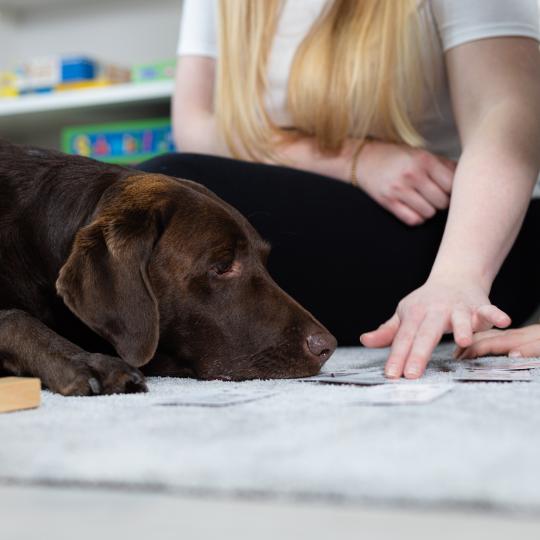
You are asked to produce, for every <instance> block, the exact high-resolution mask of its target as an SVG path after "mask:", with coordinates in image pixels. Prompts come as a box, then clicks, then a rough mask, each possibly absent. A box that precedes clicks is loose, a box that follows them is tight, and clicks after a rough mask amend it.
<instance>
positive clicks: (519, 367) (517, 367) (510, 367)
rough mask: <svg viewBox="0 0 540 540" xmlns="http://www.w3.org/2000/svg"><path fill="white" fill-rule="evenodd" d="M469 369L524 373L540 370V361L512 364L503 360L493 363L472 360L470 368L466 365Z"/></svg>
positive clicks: (510, 361)
mask: <svg viewBox="0 0 540 540" xmlns="http://www.w3.org/2000/svg"><path fill="white" fill-rule="evenodd" d="M468 367H471V368H474V369H500V370H504V371H525V370H528V369H536V368H540V359H539V360H535V359H530V360H529V359H526V360H520V361H518V362H513V361H512V360H507V359H505V360H503V361H502V362H500V361H497V360H496V361H493V360H474V361H473V362H471V364H470V366H469V365H467V368H468Z"/></svg>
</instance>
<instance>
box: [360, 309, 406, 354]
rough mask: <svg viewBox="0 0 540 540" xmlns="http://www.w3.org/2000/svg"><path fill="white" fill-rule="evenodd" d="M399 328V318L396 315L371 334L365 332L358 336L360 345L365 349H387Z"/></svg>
mask: <svg viewBox="0 0 540 540" xmlns="http://www.w3.org/2000/svg"><path fill="white" fill-rule="evenodd" d="M398 328H399V316H398V314H397V313H394V315H393V316H392V317H391V318H390V319H388V320H387V321H386V322H384V323H383V324H381V325H380V326H379V328H377V329H376V330H373V331H372V332H365V333H364V334H362V335H361V336H360V343H362V345H364V346H365V347H375V348H378V347H388V346H389V345H390V343H392V341H393V340H394V336H395V335H396V332H397V331H398Z"/></svg>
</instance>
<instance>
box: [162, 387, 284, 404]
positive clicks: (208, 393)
mask: <svg viewBox="0 0 540 540" xmlns="http://www.w3.org/2000/svg"><path fill="white" fill-rule="evenodd" d="M276 394H277V392H269V391H263V392H260V391H253V390H248V391H245V390H239V389H228V388H219V389H212V390H210V389H205V390H204V391H201V392H198V393H197V394H192V395H189V396H182V397H178V398H174V399H170V400H168V401H163V402H158V403H155V405H158V406H160V407H229V406H231V405H239V404H242V403H250V402H252V401H259V400H261V399H267V398H269V397H272V396H275V395H276Z"/></svg>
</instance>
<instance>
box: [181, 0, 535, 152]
mask: <svg viewBox="0 0 540 540" xmlns="http://www.w3.org/2000/svg"><path fill="white" fill-rule="evenodd" d="M239 1H241V0H239ZM327 1H328V0H286V1H285V4H284V7H283V10H282V14H281V17H280V20H279V22H278V25H277V29H276V35H275V37H274V41H273V44H272V49H271V51H270V57H269V61H268V79H267V81H268V87H267V93H266V96H265V103H266V107H267V109H268V113H269V115H270V117H271V118H272V119H273V121H274V122H275V123H276V124H277V125H279V126H291V123H290V118H289V114H288V112H287V107H286V92H287V79H288V76H289V71H290V67H291V64H292V61H293V58H294V55H295V53H296V50H297V48H298V46H299V45H300V43H301V41H302V39H303V38H304V37H305V36H306V34H307V33H308V31H309V29H310V28H311V25H312V24H313V22H314V21H315V19H316V18H317V17H318V15H319V14H320V12H321V10H322V9H323V7H324V5H325V3H326V2H327ZM217 9H218V8H217V1H216V0H184V8H183V16H182V21H181V24H180V39H179V43H178V54H179V55H200V56H209V57H212V58H216V57H217V53H218V51H217V26H216V14H217ZM418 9H419V15H420V20H421V23H422V25H421V29H422V36H421V39H422V42H423V44H424V46H423V48H422V49H423V51H424V53H425V54H430V55H432V56H431V61H430V63H429V64H427V65H432V66H433V73H431V74H430V76H431V77H432V83H433V88H434V93H435V95H434V96H433V98H431V101H430V102H429V104H426V107H424V111H423V114H422V116H421V118H419V119H417V125H418V128H419V131H420V133H421V134H422V135H423V137H424V138H425V140H426V142H427V147H426V148H427V150H429V151H430V152H433V153H436V154H440V155H443V156H447V157H449V158H451V159H458V158H459V156H460V154H461V145H460V141H459V135H458V132H457V128H456V125H455V121H454V115H453V112H452V106H451V102H450V95H449V88H448V81H447V77H446V70H445V63H444V52H445V51H448V50H449V49H451V48H452V47H456V46H458V45H461V44H463V43H467V42H469V41H475V40H478V39H483V38H490V37H502V36H525V37H530V38H533V39H536V40H540V28H539V26H540V16H539V13H538V2H537V0H419V8H418ZM539 146H540V142H539Z"/></svg>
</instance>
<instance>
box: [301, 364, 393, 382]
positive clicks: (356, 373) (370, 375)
mask: <svg viewBox="0 0 540 540" xmlns="http://www.w3.org/2000/svg"><path fill="white" fill-rule="evenodd" d="M297 380H299V381H303V382H317V383H325V384H355V385H360V386H371V385H375V384H385V383H388V382H392V381H391V380H389V379H387V378H386V377H385V376H384V372H383V369H382V368H381V367H370V368H365V369H355V370H341V371H331V372H323V373H319V374H318V375H315V376H313V377H305V378H302V379H297Z"/></svg>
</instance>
